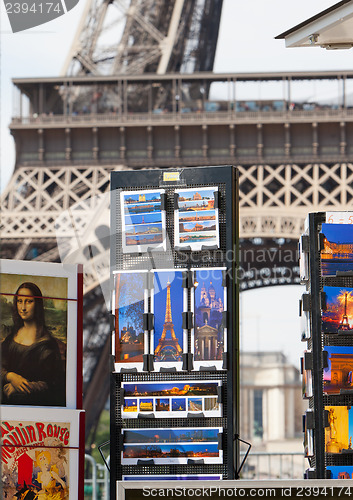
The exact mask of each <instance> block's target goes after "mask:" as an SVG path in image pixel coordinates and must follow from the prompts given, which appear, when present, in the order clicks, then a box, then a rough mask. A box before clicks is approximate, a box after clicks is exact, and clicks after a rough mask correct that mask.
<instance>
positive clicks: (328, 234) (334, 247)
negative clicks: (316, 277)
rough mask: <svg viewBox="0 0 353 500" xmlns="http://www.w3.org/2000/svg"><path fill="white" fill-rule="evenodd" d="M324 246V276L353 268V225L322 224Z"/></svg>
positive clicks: (322, 254) (322, 265)
mask: <svg viewBox="0 0 353 500" xmlns="http://www.w3.org/2000/svg"><path fill="white" fill-rule="evenodd" d="M321 233H322V234H323V235H324V248H323V249H322V250H321V274H322V276H336V272H337V271H352V270H353V225H352V224H327V223H324V224H322V229H321Z"/></svg>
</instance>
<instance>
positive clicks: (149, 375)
mask: <svg viewBox="0 0 353 500" xmlns="http://www.w3.org/2000/svg"><path fill="white" fill-rule="evenodd" d="M237 178H238V174H237V170H236V169H235V168H234V167H231V166H220V167H197V168H191V167H190V168H185V169H177V170H141V171H138V172H137V171H135V172H134V171H124V172H113V173H112V177H111V186H112V187H111V189H112V203H111V217H112V219H111V220H112V223H111V230H112V234H113V236H112V251H111V259H112V269H113V272H112V290H113V292H112V374H111V441H110V443H111V444H110V446H111V449H110V473H111V488H112V492H111V498H115V497H116V481H119V480H125V481H128V480H130V481H131V480H139V479H141V480H142V479H143V481H146V480H158V479H161V480H162V479H169V480H173V479H200V480H207V479H215V480H216V479H222V478H223V479H234V478H235V477H236V474H237V473H236V471H237V470H238V462H239V450H238V441H237V439H236V436H237V435H238V404H237V398H238V392H239V391H238V389H237V388H238V359H239V356H238V353H239V346H238V327H237V325H238V317H237V311H238V306H237V303H238V295H237V287H236V284H235V280H234V279H233V277H234V276H235V270H236V265H237V262H236V261H237V259H236V255H237V241H238V238H237V230H238V224H237V218H238V211H237V198H238V195H237V182H238V181H237ZM230 304H232V307H230ZM230 353H232V355H230Z"/></svg>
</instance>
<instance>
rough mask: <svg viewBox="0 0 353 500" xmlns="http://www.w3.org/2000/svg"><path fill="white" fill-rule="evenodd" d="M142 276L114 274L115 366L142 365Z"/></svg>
mask: <svg viewBox="0 0 353 500" xmlns="http://www.w3.org/2000/svg"><path fill="white" fill-rule="evenodd" d="M145 279H146V273H142V272H141V273H140V272H136V273H129V272H127V273H124V272H123V273H116V274H115V344H116V348H115V358H116V362H117V363H119V362H124V363H125V362H128V363H134V362H142V356H143V353H144V330H143V314H144V290H145Z"/></svg>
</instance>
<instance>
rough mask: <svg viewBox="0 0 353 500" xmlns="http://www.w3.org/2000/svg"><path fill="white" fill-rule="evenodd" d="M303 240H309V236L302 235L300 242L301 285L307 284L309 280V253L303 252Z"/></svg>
mask: <svg viewBox="0 0 353 500" xmlns="http://www.w3.org/2000/svg"><path fill="white" fill-rule="evenodd" d="M303 238H308V236H307V235H305V234H302V235H301V237H300V240H299V274H300V282H301V284H305V283H307V281H308V280H309V253H308V252H304V250H303Z"/></svg>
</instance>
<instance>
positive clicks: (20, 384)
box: [7, 372, 31, 394]
mask: <svg viewBox="0 0 353 500" xmlns="http://www.w3.org/2000/svg"><path fill="white" fill-rule="evenodd" d="M7 380H8V382H10V383H11V385H12V386H13V387H14V389H15V391H16V392H26V393H27V394H29V393H30V392H31V383H30V382H29V381H28V380H27V379H26V378H24V377H22V376H21V375H18V373H14V372H8V374H7Z"/></svg>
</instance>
